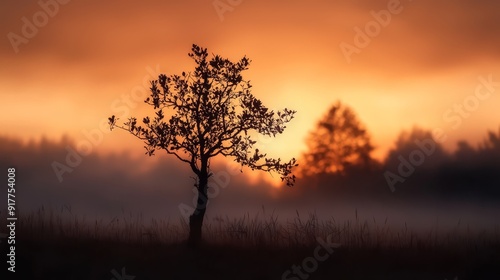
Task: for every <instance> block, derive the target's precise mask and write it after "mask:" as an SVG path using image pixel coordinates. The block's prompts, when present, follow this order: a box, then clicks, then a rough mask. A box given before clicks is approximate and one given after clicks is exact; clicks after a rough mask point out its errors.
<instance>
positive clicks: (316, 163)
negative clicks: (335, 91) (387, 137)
mask: <svg viewBox="0 0 500 280" xmlns="http://www.w3.org/2000/svg"><path fill="white" fill-rule="evenodd" d="M306 145H307V152H306V153H305V154H304V164H302V168H301V171H302V173H303V174H304V175H315V174H319V173H335V174H343V173H345V171H346V169H347V168H348V167H351V166H368V165H369V164H370V162H371V157H370V153H371V151H372V150H373V146H372V145H371V144H370V138H369V136H368V133H367V132H366V129H365V128H364V127H363V125H362V124H361V123H360V121H359V120H358V118H357V117H356V114H355V113H354V111H353V110H352V109H351V108H349V107H348V106H345V105H343V104H342V103H341V102H340V101H337V102H336V103H335V104H334V105H333V106H332V107H331V108H330V110H328V113H327V114H326V115H325V116H324V117H323V118H322V119H321V121H319V122H318V124H317V126H316V129H315V130H313V131H312V132H310V133H309V136H308V137H307V139H306Z"/></svg>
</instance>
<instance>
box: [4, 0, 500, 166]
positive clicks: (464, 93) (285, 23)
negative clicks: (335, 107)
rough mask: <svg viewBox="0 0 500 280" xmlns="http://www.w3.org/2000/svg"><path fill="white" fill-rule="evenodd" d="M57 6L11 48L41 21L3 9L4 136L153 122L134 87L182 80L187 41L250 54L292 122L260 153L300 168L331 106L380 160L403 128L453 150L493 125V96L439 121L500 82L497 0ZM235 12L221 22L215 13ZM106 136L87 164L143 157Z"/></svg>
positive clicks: (35, 11) (257, 83) (121, 136)
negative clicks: (359, 40)
mask: <svg viewBox="0 0 500 280" xmlns="http://www.w3.org/2000/svg"><path fill="white" fill-rule="evenodd" d="M55 1H56V0H52V1H51V0H48V1H47V0H46V1H41V3H46V2H50V3H58V2H55ZM60 1H61V2H68V3H66V4H58V8H57V10H53V12H52V15H51V16H47V18H46V19H47V20H46V21H47V22H46V24H45V23H43V22H42V24H40V27H38V30H37V31H36V32H34V35H33V34H28V35H30V36H31V35H33V36H31V37H32V38H25V39H23V40H25V41H23V42H25V43H21V44H18V45H15V46H13V44H12V43H11V40H12V36H13V35H12V33H11V32H13V33H15V34H16V35H18V36H21V37H23V32H22V31H23V30H22V29H23V25H25V23H24V22H23V20H22V19H23V17H26V18H27V19H28V21H30V22H33V16H34V15H35V19H37V20H38V22H40V21H43V20H44V18H43V13H45V12H43V11H44V10H43V9H42V7H41V6H40V4H38V3H37V2H36V1H30V3H29V4H28V3H26V2H27V1H24V2H23V1H17V2H14V1H8V2H7V1H3V2H2V3H1V4H0V21H1V25H0V34H4V36H3V39H2V40H1V41H0V59H1V64H0V95H1V98H2V102H1V104H0V122H1V128H2V132H0V134H2V135H7V136H13V137H21V138H24V139H28V138H38V137H40V136H41V135H45V136H47V137H49V138H52V139H59V138H60V137H61V136H62V135H64V134H67V135H69V136H70V137H72V138H74V139H75V141H76V142H77V143H82V141H85V139H86V138H87V136H86V134H85V132H84V131H87V132H88V131H94V132H96V131H97V129H99V122H100V121H101V120H103V119H106V118H107V117H108V116H110V115H111V114H121V113H124V112H125V110H126V111H128V113H130V114H131V115H136V116H139V117H141V116H143V115H144V114H145V113H147V112H151V111H149V107H148V106H146V105H143V103H142V102H140V101H138V100H139V99H142V96H145V94H146V93H145V91H142V92H143V94H144V95H142V96H141V95H140V93H141V90H144V86H143V80H144V79H150V78H152V77H153V76H152V74H151V72H156V70H157V69H158V70H160V72H161V73H166V74H173V73H179V72H180V71H183V70H186V71H189V70H191V69H192V68H193V63H191V59H190V58H189V57H188V56H187V53H188V51H189V50H190V46H191V44H193V43H196V44H199V45H201V46H203V47H207V48H208V49H209V51H210V52H212V53H217V54H221V55H223V56H227V57H229V58H232V59H238V58H240V57H242V56H243V55H247V56H248V57H250V58H251V59H252V60H253V63H252V65H251V66H250V70H249V71H247V73H246V78H247V79H250V80H251V81H252V84H253V86H254V88H253V93H254V94H255V95H256V96H257V97H259V98H261V99H262V100H263V101H264V103H265V104H266V105H267V106H268V107H270V108H272V109H281V108H284V107H288V108H292V109H295V110H297V111H298V113H297V115H296V119H294V120H293V122H292V123H290V125H289V126H288V129H287V131H286V132H285V134H284V135H282V136H280V137H279V138H278V139H276V140H274V141H267V140H265V139H264V140H262V141H261V143H262V144H265V145H266V148H268V149H269V150H270V151H271V152H270V153H269V154H272V155H276V156H287V157H288V156H295V157H296V156H298V155H299V154H300V151H301V150H302V149H303V148H304V146H303V145H304V144H303V142H304V138H305V135H306V133H307V131H308V130H310V129H311V128H312V126H313V125H314V124H315V123H316V121H317V120H318V118H319V117H321V116H322V115H323V114H324V113H325V112H326V110H327V109H328V107H329V106H330V105H331V104H332V103H333V102H334V101H335V100H337V99H340V100H342V101H343V102H344V103H346V104H348V105H349V106H351V107H352V108H353V109H354V110H355V111H356V112H357V114H358V115H359V117H360V119H361V120H362V122H364V123H365V124H366V126H367V128H368V130H369V131H370V133H371V135H372V138H373V141H374V144H375V145H376V146H377V150H376V151H375V156H376V157H378V158H382V157H383V156H384V155H385V153H386V152H387V150H388V149H389V148H390V147H391V146H392V144H393V143H394V141H395V139H396V137H397V135H398V134H399V133H400V132H401V130H402V129H410V128H411V127H413V126H414V125H418V126H420V127H423V128H429V129H433V128H437V127H439V128H442V129H443V130H444V131H445V132H446V133H447V135H448V141H447V142H446V143H444V145H445V146H447V147H449V148H451V147H453V145H454V143H455V142H456V141H457V140H459V139H466V140H469V141H471V142H473V143H477V142H478V141H480V140H481V139H482V138H483V137H484V136H485V133H486V130H488V129H490V130H495V131H496V130H497V129H498V127H499V125H500V113H498V108H499V105H500V84H499V85H495V87H494V88H493V91H492V92H491V94H490V95H489V96H488V97H487V98H484V100H479V102H478V104H472V103H471V104H472V105H474V106H475V107H474V109H473V110H472V111H471V112H470V115H467V117H460V119H459V120H460V121H461V124H460V125H457V126H456V128H453V127H452V124H456V123H455V122H457V119H456V117H457V116H458V115H457V113H453V112H452V113H451V115H448V119H444V118H443V114H445V113H446V112H447V110H449V109H451V110H453V109H454V107H453V106H454V104H462V103H463V102H464V100H469V101H470V102H474V100H472V99H473V97H472V96H473V95H474V93H475V90H476V88H477V87H478V85H480V82H479V80H478V77H480V76H482V77H485V78H487V77H489V76H490V75H491V77H492V80H493V81H495V82H496V81H498V82H499V83H500V68H499V67H498V65H500V64H499V62H500V52H499V51H498V50H499V49H500V36H498V34H500V33H499V31H500V2H498V1H493V0H491V1H488V0H484V1H465V0H463V1H439V2H436V1H423V0H419V1H416V0H415V1H410V0H406V1H401V2H400V3H399V4H398V3H397V2H398V1H396V0H391V1H354V0H349V1H326V0H325V1H245V0H243V1H240V2H238V1H227V0H226V1H225V0H221V1H215V2H214V1H212V0H210V1H207V0H204V1H142V2H140V4H139V3H138V2H134V3H132V2H131V1H119V2H118V1H116V2H113V3H111V1H109V2H106V3H101V2H102V1H77V0H73V1H71V0H70V1H62V0H60ZM394 1H395V2H394ZM21 2H22V3H21ZM237 2H238V3H240V4H237V5H235V6H234V7H231V10H230V11H226V12H225V13H223V14H221V13H218V12H217V10H216V8H215V7H214V3H216V4H220V3H223V4H224V3H237ZM333 2H335V3H333ZM221 5H222V4H221ZM225 5H229V4H225ZM388 7H391V8H388ZM52 8H53V6H52ZM381 10H390V11H389V12H382V14H384V15H387V13H389V14H390V15H391V19H390V20H387V18H386V20H387V21H386V22H384V25H385V26H382V25H380V24H378V25H377V26H378V27H379V30H377V29H372V30H371V32H372V35H373V36H372V37H371V38H370V42H369V44H367V46H362V47H359V48H358V51H359V53H354V54H352V55H351V56H350V57H349V59H350V63H349V62H348V60H349V59H346V57H345V56H344V54H343V52H342V50H341V48H340V47H339V46H340V45H341V43H343V42H345V43H347V44H350V45H355V36H356V31H355V28H356V27H359V28H361V29H362V30H364V29H365V27H366V26H367V24H368V26H370V24H372V25H373V23H370V22H371V21H373V20H374V15H373V12H377V13H378V12H379V11H381ZM372 11H373V12H372ZM382 14H381V15H382ZM373 26H375V25H373ZM374 28H376V27H374ZM31 31H32V33H33V30H31ZM369 31H370V30H369ZM9 34H11V35H9ZM9 36H10V37H9ZM358 46H360V45H358ZM16 49H17V50H18V52H17V53H16ZM147 69H150V70H147ZM483 90H484V88H483ZM484 93H486V92H484ZM134 94H137V95H138V98H136V99H134V97H133V95H134ZM126 98H130V99H129V100H128V101H127V99H126ZM472 105H469V107H470V106H472ZM476 107H477V108H476ZM451 117H455V119H454V121H453V122H452V121H451V119H450V118H451ZM103 135H104V137H102V141H101V138H100V137H97V136H96V137H97V138H96V143H95V144H93V145H92V146H91V148H92V151H93V152H95V151H107V150H110V149H117V148H118V149H123V148H124V147H127V148H133V149H138V150H140V149H142V145H141V143H138V140H136V139H134V138H133V137H132V136H129V135H126V134H125V133H122V132H116V133H112V134H109V133H106V134H103ZM141 152H142V150H141Z"/></svg>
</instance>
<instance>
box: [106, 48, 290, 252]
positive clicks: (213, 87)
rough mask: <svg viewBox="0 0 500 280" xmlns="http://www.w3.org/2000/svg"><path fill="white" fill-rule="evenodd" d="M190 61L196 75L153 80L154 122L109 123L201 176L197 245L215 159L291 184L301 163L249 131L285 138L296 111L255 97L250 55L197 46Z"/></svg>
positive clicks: (193, 225) (193, 220) (194, 228)
mask: <svg viewBox="0 0 500 280" xmlns="http://www.w3.org/2000/svg"><path fill="white" fill-rule="evenodd" d="M189 57H191V58H192V59H193V60H194V62H195V64H196V67H195V69H194V71H193V72H182V73H181V75H169V76H167V75H163V74H162V75H159V77H158V79H157V80H154V81H151V95H150V96H149V97H148V98H147V99H146V100H145V103H146V104H148V105H150V106H152V107H153V109H154V110H155V115H154V116H153V117H152V118H150V117H145V118H143V119H142V123H143V124H142V125H138V122H137V119H136V118H135V117H132V118H129V119H128V120H127V121H126V122H125V123H124V124H123V125H118V124H117V119H116V118H115V117H114V116H112V117H110V118H109V123H110V126H111V129H113V128H115V127H118V128H121V129H123V130H125V131H128V132H130V133H131V134H132V135H134V136H136V137H137V138H139V139H141V140H143V141H144V143H145V148H146V153H147V154H148V155H153V154H154V153H155V151H157V150H163V151H165V152H167V153H168V154H171V155H173V156H175V157H176V158H177V159H178V160H180V161H182V162H185V163H187V164H188V165H189V166H190V168H191V170H192V171H193V172H194V173H195V174H196V176H197V178H198V183H197V185H196V187H197V189H198V203H197V208H196V210H195V211H194V213H193V215H191V217H190V238H189V241H190V243H191V244H195V243H199V241H200V240H201V226H202V223H203V217H204V214H205V210H206V204H207V200H208V199H207V188H208V185H207V184H208V179H209V178H210V176H211V175H212V173H211V171H210V159H211V158H213V157H216V156H218V155H222V156H226V157H232V158H234V160H235V161H236V162H238V163H240V164H241V166H247V167H249V168H251V169H252V170H262V171H266V172H276V173H278V174H280V175H281V179H282V181H285V182H286V183H287V185H289V186H292V185H293V183H294V181H295V176H294V175H293V174H292V168H293V167H294V166H296V165H297V164H296V161H295V159H292V160H290V161H287V162H284V161H282V160H281V159H279V158H278V159H274V158H270V157H267V156H266V154H264V153H262V152H261V151H259V150H258V149H254V148H253V146H254V144H256V141H255V140H253V139H252V137H251V136H250V135H249V132H252V131H256V132H258V133H260V134H262V135H266V136H273V137H274V136H276V135H277V134H281V133H283V131H284V130H285V128H286V126H285V125H286V123H288V122H289V121H290V120H291V119H292V118H293V116H294V114H295V111H293V110H289V109H286V108H285V109H284V110H283V111H277V112H274V111H272V110H269V109H268V108H267V107H265V106H264V105H263V104H262V102H261V101H260V100H259V99H257V98H256V97H255V96H254V95H253V94H252V93H251V88H252V86H251V84H250V81H247V80H244V79H243V76H242V72H243V71H245V70H247V69H248V67H249V65H250V60H249V59H248V58H247V57H243V58H241V59H240V60H239V61H237V62H233V61H231V60H229V59H227V58H223V57H221V56H219V55H214V56H213V57H211V58H209V57H208V52H207V49H206V48H201V47H199V46H197V45H193V47H192V49H191V52H190V53H189ZM165 111H167V112H166V113H165Z"/></svg>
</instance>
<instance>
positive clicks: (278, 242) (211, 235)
mask: <svg viewBox="0 0 500 280" xmlns="http://www.w3.org/2000/svg"><path fill="white" fill-rule="evenodd" d="M1 215H3V216H4V215H5V212H4V211H2V213H1ZM2 219H3V217H2ZM17 232H18V233H17V234H18V236H20V237H22V238H28V239H30V240H47V239H61V238H68V239H78V240H98V241H106V240H113V241H115V242H125V243H139V244H157V243H162V244H173V243H179V242H182V241H183V240H185V239H186V237H187V234H188V226H187V224H186V223H185V222H184V221H183V220H182V219H180V220H179V221H177V222H171V221H169V220H167V221H165V220H155V219H152V220H148V221H145V220H144V218H143V216H142V214H138V215H133V214H128V215H127V214H125V213H124V212H122V216H121V217H114V218H113V219H111V220H107V221H106V220H103V219H99V220H91V221H89V220H87V219H86V218H85V217H80V216H78V215H74V214H73V213H72V210H71V207H69V206H63V207H61V208H60V209H57V210H56V209H53V208H46V207H42V208H40V209H38V210H37V211H35V212H31V213H28V214H24V213H22V214H21V215H20V216H19V222H18V229H17ZM327 236H330V238H331V240H332V241H333V242H336V243H340V244H342V246H343V247H347V248H384V249H391V248H395V249H401V248H403V249H404V248H408V249H419V248H426V249H432V248H437V247H455V248H459V247H461V248H464V249H470V248H471V247H477V246H485V247H487V246H490V245H498V244H500V231H499V228H498V226H497V227H495V228H494V229H492V230H491V231H488V232H485V231H482V232H477V231H473V230H471V229H469V228H468V227H464V226H462V225H461V224H460V222H459V223H458V224H457V226H456V228H455V229H453V230H449V231H446V232H445V231H438V230H437V228H436V229H433V230H431V231H430V232H428V233H427V234H417V233H416V232H414V231H412V230H410V229H408V227H406V224H405V228H404V229H402V230H394V229H392V228H391V227H389V225H388V223H387V219H386V220H385V221H384V222H382V223H379V222H377V221H376V220H375V219H373V221H360V220H359V219H358V216H357V213H356V215H355V220H353V221H348V222H342V223H339V222H337V221H335V219H334V218H330V219H328V220H319V219H318V217H317V215H316V214H315V213H310V214H308V215H307V216H306V217H302V216H301V215H300V213H299V212H297V213H296V216H295V217H294V218H293V219H292V220H288V221H286V222H285V223H280V222H279V221H278V217H277V216H276V215H275V214H274V212H273V213H271V214H269V215H266V211H265V209H264V208H263V209H262V212H259V213H257V214H256V215H254V216H253V217H251V216H250V214H246V215H244V216H243V217H241V218H238V219H230V218H228V217H215V218H212V219H206V221H205V226H204V239H205V240H206V241H207V242H209V243H211V244H223V245H231V246H241V247H246V246H251V247H254V246H277V247H308V246H311V245H315V244H317V238H318V237H321V238H323V239H325V238H327Z"/></svg>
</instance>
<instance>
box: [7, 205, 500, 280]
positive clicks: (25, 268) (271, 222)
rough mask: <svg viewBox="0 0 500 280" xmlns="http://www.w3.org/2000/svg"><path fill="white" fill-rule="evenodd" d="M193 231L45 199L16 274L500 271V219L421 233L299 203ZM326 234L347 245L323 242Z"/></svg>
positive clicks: (361, 275)
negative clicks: (81, 213) (322, 214)
mask: <svg viewBox="0 0 500 280" xmlns="http://www.w3.org/2000/svg"><path fill="white" fill-rule="evenodd" d="M2 214H4V212H2ZM2 219H4V217H2ZM187 232H188V228H187V225H186V224H185V223H184V222H183V221H182V220H179V221H161V220H148V221H145V220H144V219H143V218H142V216H141V215H140V214H139V215H131V214H125V213H124V214H123V215H122V216H121V217H115V218H113V219H111V220H107V221H104V220H87V219H86V218H84V217H78V216H76V215H73V214H72V213H71V208H70V207H63V208H61V209H58V210H55V209H46V208H41V209H39V210H38V211H36V212H32V213H22V214H21V216H20V217H19V226H18V228H17V232H16V234H17V239H18V241H17V244H18V245H17V246H18V253H17V265H16V268H17V271H18V272H17V275H18V276H19V275H22V276H23V279H107V280H109V279H113V278H114V279H116V280H120V279H128V280H132V276H135V278H134V279H136V280H142V279H293V280H295V279H455V277H456V278H457V279H500V231H499V229H498V227H496V228H494V229H492V230H491V231H474V230H473V229H470V228H467V227H464V226H462V225H460V224H457V226H456V228H455V229H452V230H449V231H446V232H440V231H438V230H437V229H436V230H431V231H429V232H428V233H427V234H417V233H415V232H413V231H412V230H410V229H408V228H405V229H403V230H393V229H391V228H390V227H389V226H388V223H387V220H385V221H376V220H372V221H360V220H359V219H358V217H357V215H356V218H355V219H354V220H353V221H349V222H343V223H338V222H336V221H335V220H334V219H333V218H332V219H330V220H318V218H317V216H316V215H315V214H314V213H311V214H308V215H306V216H301V215H300V214H299V213H298V212H297V215H296V217H295V218H293V219H290V220H288V221H287V222H285V223H283V222H279V221H278V218H277V217H276V216H275V215H274V214H273V213H267V214H266V211H265V209H263V211H262V212H260V213H257V214H255V215H250V214H247V215H245V216H243V217H241V218H239V219H229V218H227V217H214V218H211V219H207V221H206V223H205V228H204V239H205V244H204V246H202V247H201V248H199V249H196V250H194V249H189V248H187V247H186V246H185V244H184V239H185V238H186V237H187ZM325 241H330V242H332V243H337V244H340V247H338V248H335V249H331V250H328V249H325V247H324V246H322V245H321V244H322V242H323V243H324V242H325ZM4 244H5V243H2V245H4ZM318 248H319V249H318ZM2 252H4V250H2ZM318 252H321V254H317V253H318ZM318 255H321V257H318ZM294 266H295V268H294ZM127 276H130V277H127ZM2 279H4V278H2Z"/></svg>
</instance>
